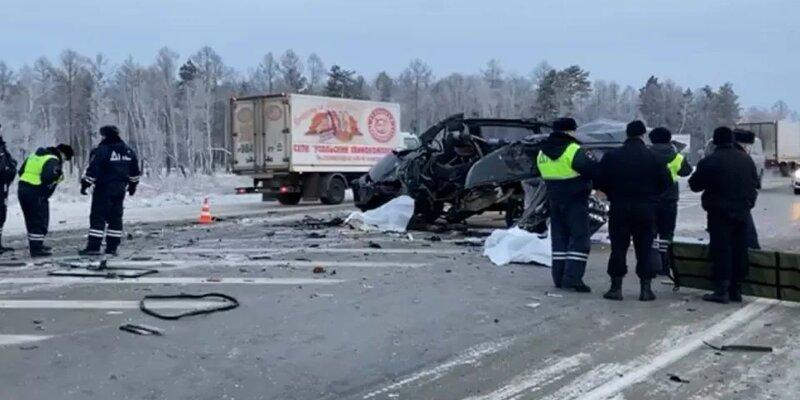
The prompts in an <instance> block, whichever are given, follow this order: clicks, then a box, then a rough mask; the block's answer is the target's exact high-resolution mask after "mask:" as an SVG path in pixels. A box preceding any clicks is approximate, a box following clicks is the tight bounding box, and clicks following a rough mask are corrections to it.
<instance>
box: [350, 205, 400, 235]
mask: <svg viewBox="0 0 800 400" xmlns="http://www.w3.org/2000/svg"><path fill="white" fill-rule="evenodd" d="M413 215H414V199H412V198H411V197H408V196H400V197H397V198H394V199H392V200H391V201H389V202H388V203H386V204H384V205H382V206H380V207H378V208H376V209H374V210H369V211H365V212H363V213H362V212H358V211H355V212H353V213H352V214H350V216H349V217H347V219H346V220H345V221H344V222H345V224H348V225H350V226H354V227H357V228H358V229H361V230H378V231H381V232H405V231H406V228H407V227H408V222H409V221H411V217H412V216H413Z"/></svg>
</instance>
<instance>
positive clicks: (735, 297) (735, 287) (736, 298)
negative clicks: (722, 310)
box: [728, 282, 742, 303]
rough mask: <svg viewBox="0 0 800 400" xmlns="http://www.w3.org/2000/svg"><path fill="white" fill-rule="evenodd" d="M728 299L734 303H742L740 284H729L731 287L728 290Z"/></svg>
mask: <svg viewBox="0 0 800 400" xmlns="http://www.w3.org/2000/svg"><path fill="white" fill-rule="evenodd" d="M728 299H729V300H730V301H732V302H734V303H741V302H742V284H741V282H731V286H730V288H728Z"/></svg>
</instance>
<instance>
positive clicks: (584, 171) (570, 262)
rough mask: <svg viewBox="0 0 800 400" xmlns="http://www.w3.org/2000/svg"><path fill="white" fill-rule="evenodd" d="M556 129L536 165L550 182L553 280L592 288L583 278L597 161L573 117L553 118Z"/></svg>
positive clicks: (585, 289)
mask: <svg viewBox="0 0 800 400" xmlns="http://www.w3.org/2000/svg"><path fill="white" fill-rule="evenodd" d="M552 125H553V132H552V133H550V136H548V137H547V139H545V140H543V141H542V142H541V148H540V151H539V154H538V155H537V157H536V166H537V168H538V169H539V174H540V175H541V177H542V179H543V180H544V182H545V185H547V196H548V198H549V202H550V233H551V236H552V237H551V241H552V249H551V250H552V259H553V265H552V267H551V272H552V274H553V284H554V285H555V286H556V287H558V288H564V289H568V290H574V291H576V292H579V293H588V292H591V288H589V286H587V285H586V284H585V283H584V282H583V274H584V272H585V271H586V260H587V259H588V258H589V250H590V249H591V234H590V233H589V194H590V193H591V191H592V180H591V176H592V174H593V173H594V171H595V169H596V167H597V162H595V161H594V160H593V159H592V158H591V157H589V155H588V153H586V150H584V149H582V148H581V144H580V142H579V141H578V140H577V139H575V137H574V136H573V135H574V133H575V130H576V129H577V128H578V124H577V123H576V122H575V120H574V119H572V118H559V119H557V120H555V121H554V122H553V124H552Z"/></svg>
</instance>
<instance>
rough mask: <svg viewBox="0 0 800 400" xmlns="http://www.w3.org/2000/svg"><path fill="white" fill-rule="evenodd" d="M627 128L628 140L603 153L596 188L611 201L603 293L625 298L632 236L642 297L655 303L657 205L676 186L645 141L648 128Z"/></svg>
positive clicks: (611, 297) (634, 125)
mask: <svg viewBox="0 0 800 400" xmlns="http://www.w3.org/2000/svg"><path fill="white" fill-rule="evenodd" d="M625 131H626V133H627V135H628V139H627V140H626V141H625V144H624V145H623V146H622V147H620V148H618V149H614V150H611V151H609V152H608V153H606V154H605V155H604V156H603V159H602V160H601V161H600V167H599V168H598V173H597V178H596V179H595V188H597V189H599V190H601V191H603V192H605V193H606V195H607V196H608V200H609V201H610V202H611V210H610V212H609V221H608V234H609V236H610V238H611V256H610V257H609V260H608V275H609V276H611V288H610V289H609V290H608V292H606V293H605V294H603V297H604V298H606V299H609V300H622V278H623V277H624V276H625V274H627V273H628V266H627V264H626V258H627V254H628V247H629V246H630V243H631V238H633V247H634V250H635V251H636V275H638V276H639V281H640V293H639V300H641V301H651V300H655V298H656V296H655V294H653V291H652V288H651V280H652V279H653V277H654V276H655V274H656V265H657V264H659V262H658V261H657V260H656V257H655V252H654V251H653V240H654V239H655V235H656V204H657V203H658V200H659V198H660V196H661V195H662V194H663V193H664V192H665V191H667V190H668V189H669V188H670V187H671V186H672V178H671V177H670V175H669V172H668V171H667V168H666V166H665V165H664V163H663V162H662V161H661V160H660V159H659V158H658V157H657V156H656V155H655V154H654V153H653V152H652V151H650V149H648V148H647V145H646V144H645V143H644V139H643V135H644V134H645V133H646V132H647V128H646V127H645V125H644V123H643V122H642V121H638V120H637V121H633V122H631V123H629V124H628V126H627V127H626V129H625Z"/></svg>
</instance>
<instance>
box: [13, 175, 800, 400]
mask: <svg viewBox="0 0 800 400" xmlns="http://www.w3.org/2000/svg"><path fill="white" fill-rule="evenodd" d="M796 199H797V200H800V197H797V198H795V197H794V196H793V195H792V194H791V192H790V190H789V188H788V186H786V185H783V184H782V183H781V182H779V181H777V183H776V184H774V185H772V186H769V187H768V188H767V189H765V190H764V191H762V194H761V197H760V200H759V207H758V209H757V211H756V212H757V213H756V220H757V223H758V224H759V228H760V233H761V236H762V242H764V245H765V246H783V247H786V248H794V249H797V248H798V243H797V242H798V240H797V229H798V222H797V221H798V218H800V215H795V214H794V210H795V209H796V208H800V205H796V204H799V203H798V202H797V200H796ZM345 208H346V207H340V208H334V209H330V208H324V207H300V208H292V209H288V210H287V211H273V212H272V213H271V214H269V215H256V216H252V215H250V216H247V217H246V218H235V217H234V216H232V215H230V216H229V217H228V218H227V219H225V220H224V221H222V222H218V223H216V224H214V225H211V226H195V225H190V224H186V223H182V222H172V223H168V224H165V223H151V224H136V225H131V226H129V227H128V228H127V231H128V232H129V233H131V234H132V237H131V238H129V240H127V241H125V242H124V244H123V246H124V250H123V253H122V255H121V257H120V258H118V259H116V260H112V261H110V262H109V265H112V266H114V265H116V266H129V267H130V266H134V267H150V268H156V269H158V270H159V272H158V273H157V274H153V275H149V276H147V277H143V278H140V279H104V278H69V277H54V276H48V275H47V271H50V270H53V269H56V268H58V263H59V262H63V261H64V260H65V259H68V258H70V257H71V256H72V255H73V254H74V250H75V249H76V248H78V247H79V246H80V245H82V244H83V232H60V233H57V234H56V235H54V238H53V243H52V244H53V245H54V246H55V247H56V250H57V253H58V254H56V257H54V258H53V259H52V260H49V262H40V263H37V264H33V263H29V260H27V259H26V258H25V257H19V259H18V260H11V259H10V257H8V256H4V258H5V260H7V262H8V263H7V264H6V265H4V266H0V399H111V398H113V399H362V400H367V399H605V398H612V399H617V400H619V399H644V398H648V399H676V398H680V399H796V398H798V393H800V366H798V364H797V360H798V359H800V344H798V339H800V329H798V328H800V322H798V321H800V318H798V317H800V308H798V307H797V306H796V305H795V304H789V303H778V302H773V301H765V300H758V299H753V298H748V299H746V302H745V304H744V305H727V306H723V305H717V304H709V303H705V302H702V301H700V299H699V296H700V294H701V293H700V292H697V291H694V290H690V289H681V290H680V291H679V292H673V291H672V287H671V286H668V285H662V284H658V285H656V288H655V290H656V294H657V296H658V299H657V300H656V301H655V302H650V303H642V302H639V301H637V300H636V296H637V291H638V285H637V283H636V278H635V277H633V276H629V277H628V279H627V280H626V282H625V288H624V294H625V301H623V302H609V301H605V300H603V299H602V298H600V292H602V290H604V289H605V286H606V284H607V277H606V276H605V272H604V271H605V263H606V260H607V257H608V249H607V246H606V245H605V244H603V243H597V244H595V245H594V247H593V249H592V256H591V258H590V262H589V268H588V273H587V283H588V284H589V285H590V286H592V288H593V289H594V292H593V293H591V294H574V293H568V292H563V291H559V290H556V289H554V288H552V287H551V285H550V278H549V276H550V271H549V270H548V269H546V268H542V267H535V266H528V265H511V266H504V267H496V266H494V265H492V264H491V263H489V262H488V260H487V259H486V258H484V257H483V256H482V255H481V248H480V247H473V246H470V245H468V243H465V242H462V241H463V240H472V241H475V240H479V239H475V238H473V237H471V236H470V235H475V234H482V233H484V232H486V231H487V230H488V229H489V228H491V227H493V226H496V225H497V223H498V222H499V221H498V220H499V218H498V217H496V216H491V215H489V216H485V217H482V218H478V219H476V220H475V221H473V224H474V226H473V230H472V231H471V232H470V235H466V236H465V234H463V233H457V232H446V233H440V234H436V236H438V237H439V238H440V239H442V240H441V241H432V240H428V239H430V238H431V237H432V236H434V234H433V233H429V232H412V233H411V235H412V236H411V238H409V237H408V236H407V235H388V234H379V233H362V232H359V231H353V230H350V229H347V228H341V227H326V226H315V225H309V224H307V223H302V222H301V220H302V219H303V217H305V216H306V215H312V216H315V217H319V218H323V219H327V218H329V217H332V216H334V215H338V214H341V213H342V211H341V210H343V209H345ZM703 220H704V214H703V213H702V211H701V210H700V208H699V198H697V197H696V196H692V195H689V194H685V195H684V198H683V200H682V201H681V216H680V224H679V232H680V234H682V235H685V236H689V237H694V236H697V237H700V236H702V235H703ZM12 243H13V242H12ZM16 245H17V246H20V245H21V244H20V243H19V242H17V243H16ZM783 247H782V248H783ZM13 262H19V263H21V264H25V265H24V266H22V265H12V264H13ZM317 267H321V268H323V269H324V272H321V273H316V274H315V273H314V272H313V270H314V269H315V268H317ZM181 292H186V293H194V294H197V293H207V292H221V293H225V294H229V295H232V296H235V297H236V298H237V299H238V300H239V302H240V303H241V306H240V307H239V308H236V309H234V310H230V311H225V312H221V313H216V314H211V315H207V316H197V317H190V318H186V319H182V320H178V321H164V320H159V319H155V318H153V317H150V316H147V315H144V314H143V313H142V312H140V311H139V310H138V308H137V307H138V301H139V300H140V299H141V298H142V297H143V296H145V295H148V294H176V293H181ZM153 305H154V306H156V307H161V308H164V309H163V310H161V311H163V312H175V311H179V310H176V309H175V308H179V309H187V308H191V307H205V306H208V305H209V303H208V302H207V301H206V302H204V303H183V304H180V305H175V304H174V303H173V304H166V303H153ZM127 323H133V324H146V325H150V326H155V327H158V328H159V329H162V330H163V332H164V334H163V336H139V335H134V334H131V333H127V332H123V331H120V330H119V326H121V325H123V324H127ZM703 341H707V342H710V343H714V344H730V343H739V344H756V345H768V346H773V347H774V349H775V351H774V352H773V353H743V352H718V351H715V350H713V349H711V348H708V347H706V346H705V345H704V344H703V343H702V342H703ZM670 376H675V377H674V378H670Z"/></svg>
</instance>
